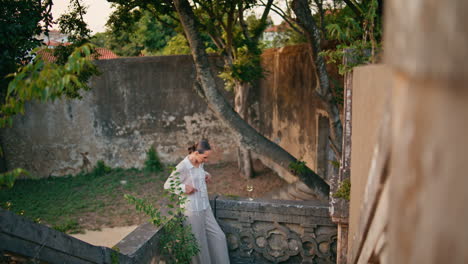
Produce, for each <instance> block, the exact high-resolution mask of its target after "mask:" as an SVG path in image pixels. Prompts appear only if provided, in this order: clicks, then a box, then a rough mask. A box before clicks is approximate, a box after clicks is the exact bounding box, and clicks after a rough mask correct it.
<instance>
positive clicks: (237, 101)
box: [234, 83, 253, 179]
mask: <svg viewBox="0 0 468 264" xmlns="http://www.w3.org/2000/svg"><path fill="white" fill-rule="evenodd" d="M250 89H251V85H250V84H249V83H237V84H236V85H235V87H234V94H235V96H234V110H235V111H236V112H237V113H238V114H239V115H240V117H241V118H242V119H243V120H244V121H246V122H248V111H247V108H248V107H247V98H248V96H249V93H250ZM237 161H238V164H239V171H240V173H241V175H242V176H244V177H245V178H246V179H250V178H252V177H253V167H252V155H251V153H250V150H249V149H248V148H246V147H245V146H243V145H242V144H239V148H238V149H237Z"/></svg>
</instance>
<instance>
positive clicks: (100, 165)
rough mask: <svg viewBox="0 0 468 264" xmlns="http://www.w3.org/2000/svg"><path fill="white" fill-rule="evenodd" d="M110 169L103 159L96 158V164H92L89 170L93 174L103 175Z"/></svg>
mask: <svg viewBox="0 0 468 264" xmlns="http://www.w3.org/2000/svg"><path fill="white" fill-rule="evenodd" d="M111 171H112V168H111V167H109V166H107V165H106V163H104V161H103V160H98V162H97V163H96V166H94V168H93V171H92V172H91V174H92V175H94V176H103V175H105V174H107V173H109V172H111Z"/></svg>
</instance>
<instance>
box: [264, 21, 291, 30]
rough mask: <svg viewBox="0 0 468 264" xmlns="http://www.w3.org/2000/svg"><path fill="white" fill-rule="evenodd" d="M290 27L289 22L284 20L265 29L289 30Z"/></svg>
mask: <svg viewBox="0 0 468 264" xmlns="http://www.w3.org/2000/svg"><path fill="white" fill-rule="evenodd" d="M289 28H290V27H289V25H288V24H287V23H285V22H282V23H281V24H279V25H273V26H271V27H269V28H267V29H265V32H285V31H286V30H288V29H289Z"/></svg>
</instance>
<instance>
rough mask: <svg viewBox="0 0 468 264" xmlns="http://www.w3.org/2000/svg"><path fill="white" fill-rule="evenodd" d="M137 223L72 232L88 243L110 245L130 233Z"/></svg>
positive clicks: (74, 235)
mask: <svg viewBox="0 0 468 264" xmlns="http://www.w3.org/2000/svg"><path fill="white" fill-rule="evenodd" d="M137 227H138V226H137V225H134V226H119V227H105V228H102V230H101V231H88V230H87V231H86V233H85V234H73V235H71V236H72V237H76V238H78V239H80V240H83V241H85V242H87V243H89V244H92V245H95V246H105V247H112V246H114V245H115V244H117V243H118V242H119V241H120V240H122V238H124V237H125V236H127V235H128V234H130V232H132V231H133V230H135V228H137Z"/></svg>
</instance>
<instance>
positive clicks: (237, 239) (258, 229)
mask: <svg viewBox="0 0 468 264" xmlns="http://www.w3.org/2000/svg"><path fill="white" fill-rule="evenodd" d="M212 207H213V211H214V212H215V217H216V219H217V220H218V223H219V224H220V226H221V228H222V229H223V230H224V232H225V234H226V238H227V241H228V247H229V255H230V258H231V263H335V262H336V230H337V229H336V224H334V223H333V222H332V221H331V218H330V216H329V213H328V205H327V204H321V203H316V202H310V201H309V202H302V201H301V202H299V201H281V200H254V201H249V200H247V199H239V200H232V199H227V198H224V197H216V198H215V199H214V203H212Z"/></svg>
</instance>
